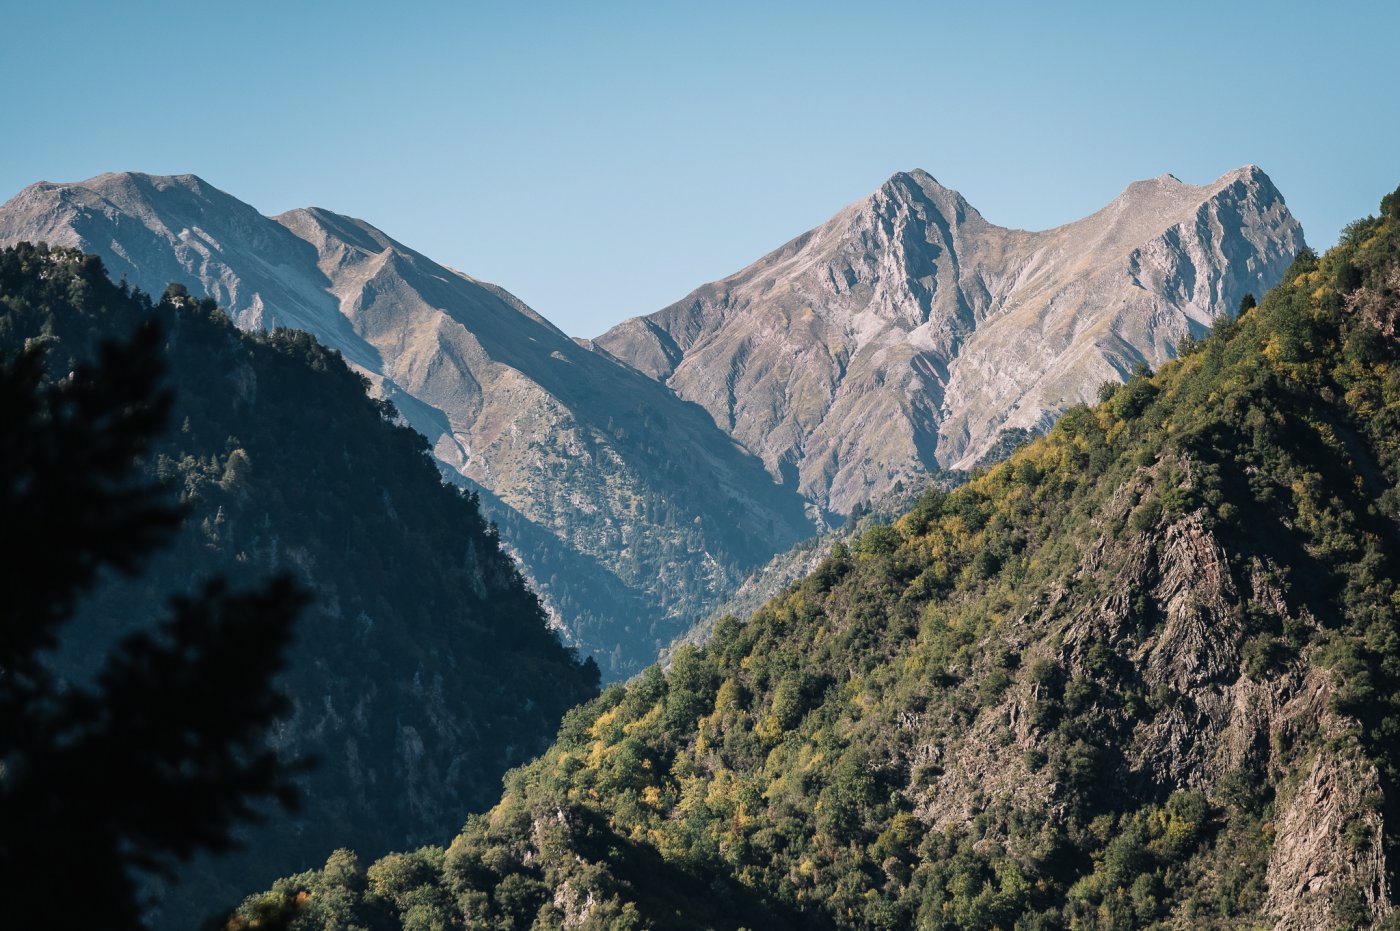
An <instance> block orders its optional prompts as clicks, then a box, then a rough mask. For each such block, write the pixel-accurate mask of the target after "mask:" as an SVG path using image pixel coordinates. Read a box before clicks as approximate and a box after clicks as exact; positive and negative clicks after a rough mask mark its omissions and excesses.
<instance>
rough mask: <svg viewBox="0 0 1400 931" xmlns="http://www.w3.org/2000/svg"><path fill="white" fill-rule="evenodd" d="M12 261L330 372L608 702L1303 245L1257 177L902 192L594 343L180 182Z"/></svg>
mask: <svg viewBox="0 0 1400 931" xmlns="http://www.w3.org/2000/svg"><path fill="white" fill-rule="evenodd" d="M20 240H33V241H39V240H42V241H47V242H50V243H54V244H60V245H68V246H74V247H78V248H81V249H84V250H87V251H90V252H93V253H96V254H98V255H99V256H101V257H102V258H103V260H104V262H105V263H106V264H107V267H108V269H109V270H110V271H111V273H112V274H113V275H114V276H118V277H124V278H126V280H127V281H129V282H130V283H131V284H133V285H137V286H139V287H141V288H144V289H146V290H149V291H156V292H158V291H159V290H160V289H162V288H164V286H165V285H166V284H167V283H168V282H171V281H177V282H181V283H184V284H185V285H187V286H188V287H189V288H190V289H191V290H192V291H194V292H195V293H203V294H208V295H210V296H211V297H213V298H214V299H215V300H216V301H218V302H219V303H220V304H221V305H222V306H224V307H225V308H227V311H228V313H229V314H230V315H231V316H232V318H233V319H234V321H235V322H236V323H237V324H238V325H239V326H240V327H242V328H244V329H270V328H275V327H292V328H298V329H304V330H307V331H308V332H311V333H313V334H314V335H315V336H316V337H317V338H318V339H319V340H321V341H322V342H324V343H325V344H326V345H328V346H330V347H332V348H334V349H337V350H339V351H340V352H341V353H342V354H343V355H344V357H345V359H346V360H347V361H348V362H349V363H350V364H351V365H353V366H354V367H355V368H356V369H357V370H358V371H360V372H362V373H363V374H365V375H366V376H368V377H369V378H370V379H371V381H372V383H373V384H374V386H375V388H376V390H377V391H378V392H380V393H381V394H383V395H384V396H385V397H387V398H389V399H390V400H392V401H393V402H394V404H395V405H396V406H397V408H398V410H399V412H400V413H401V415H402V416H403V418H404V419H405V420H406V421H407V422H408V423H409V424H411V425H412V426H413V427H414V428H415V429H417V430H418V431H419V432H420V433H422V434H423V435H424V436H426V437H427V438H428V441H429V443H430V444H431V446H432V449H433V452H434V454H435V456H436V457H437V459H438V461H439V462H440V463H441V464H442V466H443V468H444V470H445V471H446V472H447V473H448V474H449V475H450V476H451V477H453V478H454V479H455V480H457V481H459V482H461V483H463V484H466V485H467V486H469V487H471V488H473V489H475V490H477V491H479V492H480V494H481V499H482V505H483V508H484V510H485V511H486V513H487V514H488V516H489V517H490V518H491V519H492V520H494V521H495V522H496V523H497V524H498V525H499V526H500V528H501V532H502V537H503V541H504V542H505V544H506V545H507V546H508V547H509V548H510V549H511V550H512V552H513V553H514V554H515V555H516V556H517V558H518V559H519V560H520V562H521V565H522V568H523V570H524V571H525V573H526V574H527V576H528V577H529V579H530V581H531V582H532V583H533V585H534V587H535V588H536V589H537V590H538V591H540V593H541V595H542V596H543V598H544V599H545V601H546V604H547V605H548V606H549V607H550V609H551V612H552V615H553V619H554V622H555V624H556V626H557V627H558V628H559V629H560V630H561V631H562V632H563V633H564V635H565V636H566V638H567V639H568V640H569V641H570V642H571V643H573V644H575V645H577V646H578V647H579V648H580V649H582V650H583V651H585V652H586V653H588V654H591V655H593V656H595V657H596V658H597V659H598V660H599V662H600V665H601V666H602V667H603V670H604V674H605V675H606V676H608V677H610V678H616V677H620V676H625V675H628V674H630V673H632V672H635V671H636V670H637V669H639V668H641V667H642V666H643V665H645V664H646V663H647V662H649V661H650V660H651V659H652V658H654V657H655V656H656V655H657V653H658V651H659V650H660V649H661V648H663V647H664V646H665V645H666V644H667V643H669V642H670V641H671V639H672V638H674V637H675V636H676V635H677V634H680V633H682V632H683V631H684V630H685V629H686V628H687V626H688V625H689V624H690V623H692V622H693V621H694V620H695V619H697V618H699V617H701V616H703V615H704V614H705V613H706V612H707V611H708V610H709V609H710V608H712V607H713V606H714V605H715V604H716V603H718V602H719V601H720V600H721V599H722V598H723V597H725V596H726V595H727V594H729V593H730V592H732V591H733V590H734V589H735V588H737V586H738V585H739V584H740V582H742V581H743V579H744V578H745V576H746V575H747V574H748V573H749V572H750V571H751V570H753V569H754V568H755V567H758V566H760V565H762V564H763V563H764V562H765V561H766V560H767V559H768V558H769V557H770V556H772V555H773V554H774V553H776V552H778V551H780V550H783V549H785V548H786V547H788V546H789V545H791V544H793V543H794V542H796V541H798V540H801V539H804V538H806V537H809V536H811V535H812V534H813V533H814V532H816V531H819V530H822V529H824V528H826V527H828V526H830V525H831V524H835V523H839V522H840V521H841V520H842V519H843V517H844V515H846V514H849V513H850V512H851V511H852V510H853V509H854V508H856V507H858V506H860V505H862V504H864V503H865V502H868V501H870V500H873V499H879V498H882V497H884V496H886V495H888V494H890V493H891V492H892V491H894V490H895V489H896V488H897V487H898V486H900V485H902V484H905V483H911V484H912V483H915V482H918V481H919V480H920V479H921V477H922V476H924V475H925V474H927V473H928V472H929V471H930V470H934V469H941V468H945V467H957V468H963V467H966V466H968V465H969V464H971V463H973V462H975V461H976V460H977V459H978V458H979V457H981V456H983V455H984V454H985V453H986V452H987V451H988V450H989V449H990V448H993V447H995V446H997V444H998V441H999V440H1000V439H1002V438H1004V437H1005V436H1007V435H1018V433H1024V432H1040V431H1043V430H1044V429H1045V428H1046V427H1047V426H1048V425H1049V424H1050V423H1051V422H1052V421H1053V419H1054V418H1055V417H1056V416H1057V415H1058V414H1059V413H1061V412H1062V411H1064V410H1065V409H1067V408H1068V407H1070V406H1071V405H1073V404H1075V403H1078V402H1080V401H1084V400H1087V399H1090V398H1092V397H1093V395H1094V392H1095V391H1096V390H1097V388H1098V385H1099V384H1100V383H1102V382H1104V381H1105V380H1122V379H1123V378H1124V377H1126V376H1127V375H1128V374H1129V373H1130V372H1131V371H1132V370H1133V369H1134V367H1135V366H1138V365H1140V364H1146V365H1150V366H1155V365H1158V364H1160V363H1161V362H1163V361H1165V360H1166V359H1168V358H1170V357H1171V356H1172V354H1173V353H1174V352H1175V348H1176V346H1177V345H1178V343H1179V342H1180V341H1181V339H1182V338H1183V337H1187V336H1196V335H1200V334H1202V333H1204V332H1205V330H1206V328H1207V327H1208V325H1209V324H1210V323H1211V321H1212V320H1214V319H1216V318H1218V317H1221V316H1222V315H1225V314H1228V313H1230V312H1232V311H1233V310H1234V308H1235V307H1236V306H1237V305H1238V304H1239V301H1240V299H1241V298H1242V297H1243V296H1244V294H1246V293H1262V292H1263V291H1264V290H1265V289H1266V288H1267V287H1269V286H1271V285H1272V284H1274V283H1275V282H1276V281H1277V280H1278V279H1279V276H1280V275H1281V274H1282V271H1283V269H1284V268H1286V267H1287V265H1288V263H1289V262H1290V261H1291V260H1292V258H1293V257H1294V255H1295V254H1296V253H1297V252H1298V250H1299V249H1301V248H1302V247H1303V237H1302V231H1301V228H1300V227H1299V225H1298V223H1297V221H1296V220H1295V219H1294V218H1293V217H1292V216H1291V215H1290V214H1289V212H1288V209H1287V207H1286V205H1285V204H1284V202H1283V198H1282V196H1281V195H1280V194H1279V192H1278V191H1277V189H1276V188H1275V187H1274V186H1273V184H1272V183H1271V182H1270V181H1269V179H1268V178H1267V176H1265V175H1264V173H1263V172H1262V171H1260V170H1259V169H1257V168H1255V167H1253V166H1249V167H1246V168H1242V169H1239V170H1237V171H1234V172H1231V173H1229V174H1227V175H1225V176H1223V177H1221V178H1220V179H1218V180H1217V181H1215V182H1214V183H1212V184H1209V185H1204V186H1194V185H1187V184H1183V183H1182V182H1180V181H1177V180H1176V179H1175V178H1172V177H1171V176H1166V175H1164V176H1162V177H1159V178H1157V179H1154V180H1151V181H1144V182H1138V183H1135V184H1133V185H1130V186H1129V187H1128V189H1127V190H1126V191H1124V192H1123V194H1122V195H1120V196H1119V197H1118V198H1117V199H1115V200H1114V201H1113V202H1112V203H1111V204H1110V205H1109V206H1107V207H1105V208H1104V209H1103V210H1100V211H1098V212H1097V213H1095V214H1093V215H1091V216H1089V217H1087V218H1085V219H1083V220H1080V221H1077V222H1075V223H1071V224H1068V225H1066V226H1062V227H1058V228H1056V229H1054V230H1049V231H1045V232H1038V233H1032V232H1025V231H1020V230H1009V229H1004V228H1001V227H998V226H995V225H993V224H991V223H989V222H987V221H986V220H984V219H983V218H982V217H981V215H980V214H978V213H977V211H976V210H975V209H973V208H972V207H971V205H969V204H968V203H967V202H966V201H965V200H964V199H963V198H962V197H961V196H960V195H959V194H957V192H955V191H952V190H950V189H948V188H945V187H943V186H941V185H939V184H938V183H937V182H936V181H935V180H934V179H933V178H932V177H931V176H929V175H928V174H926V173H924V172H921V171H915V172H910V173H899V174H896V175H894V176H893V177H892V178H891V179H890V180H889V181H887V182H886V183H885V184H884V185H882V186H881V187H880V188H879V190H877V191H876V192H874V193H873V194H872V195H870V196H869V197H867V198H863V199H862V200H860V201H858V202H857V203H855V204H853V205H851V206H849V207H847V208H846V209H845V210H842V211H841V212H840V213H838V214H837V215H836V216H835V217H834V218H833V219H832V220H830V221H828V222H827V223H825V224H823V225H822V226H820V227H818V228H817V229H815V230H811V231H809V232H807V233H804V234H803V235H801V236H799V237H798V238H797V239H795V240H793V241H792V242H790V243H788V244H787V245H785V246H783V247H781V248H779V249H778V250H776V251H775V252H773V253H771V254H770V255H768V256H766V257H764V258H762V259H760V260H759V261H758V262H756V263H754V264H753V265H750V266H749V267H748V268H746V269H744V270H742V271H740V272H738V273H736V274H735V275H732V276H730V277H729V278H726V279H723V280H722V281H719V282H715V283H712V284H709V285H705V286H703V287H701V288H699V289H697V290H696V291H695V292H693V293H692V294H691V295H690V296H688V297H687V298H685V299H683V300H682V301H680V302H678V303H676V304H674V305H672V306H671V307H668V308H666V309H663V310H661V311H659V312H657V313H655V314H652V315H650V316H647V317H640V318H635V319H632V320H628V321H626V322H624V323H622V324H619V325H618V326H617V327H615V328H613V329H612V330H610V331H609V332H607V333H605V334H603V335H602V336H600V337H598V338H597V339H596V340H591V341H590V340H576V339H571V338H570V337H569V336H567V335H566V334H564V333H563V332H562V331H560V330H559V329H558V328H557V327H554V326H553V325H552V324H550V323H549V322H548V321H547V320H546V319H545V318H544V317H542V316H541V315H539V314H538V313H536V312H535V311H533V310H531V309H530V308H529V307H527V306H526V305H525V304H523V303H522V302H521V301H519V300H518V299H516V298H515V297H513V296H512V295H510V294H509V293H508V292H506V291H505V290H503V289H502V288H500V287H497V286H495V285H492V284H488V283H485V282H482V281H479V280H477V279H474V278H472V277H470V276H469V275H466V274H463V273H461V272H458V271H456V270H453V269H451V268H449V267H447V266H444V265H440V264H438V263H436V262H433V261H432V260H430V259H428V258H427V257H425V256H423V255H421V254H420V253H417V252H415V251H413V250H412V249H410V248H408V247H407V246H404V245H402V244H400V243H398V242H396V241H395V240H393V239H391V238H390V237H388V236H386V235H385V234H384V233H382V232H380V231H379V230H377V229H375V228H374V227H372V226H370V225H369V224H367V223H365V222H363V221H360V220H356V219H353V218H350V217H345V216H341V215H338V214H335V213H331V212H329V211H326V210H322V209H319V208H310V209H301V210H293V211H289V212H287V213H284V214H281V215H278V216H276V217H266V216H263V215H262V214H260V213H259V212H258V211H257V210H255V209H254V208H252V207H250V206H249V205H247V204H245V203H243V202H241V201H239V200H237V199H236V198H234V197H232V196H230V195H228V194H225V193H223V192H221V191H219V190H217V189H216V188H214V187H212V186H211V185H209V184H208V183H207V182H205V181H203V180H201V179H199V178H197V177H195V176H192V175H180V176H174V177H159V176H150V175H143V174H135V173H121V174H108V175H102V176H99V177H97V178H93V179H90V180H88V181H84V182H80V183H75V184H51V183H46V182H45V183H39V184H35V185H33V186H31V187H29V188H26V189H25V190H24V191H22V192H21V193H20V194H18V195H17V196H16V197H14V198H13V199H12V200H10V201H9V202H8V203H6V204H5V205H4V206H3V207H0V243H12V242H17V241H20Z"/></svg>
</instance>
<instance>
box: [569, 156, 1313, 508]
mask: <svg viewBox="0 0 1400 931" xmlns="http://www.w3.org/2000/svg"><path fill="white" fill-rule="evenodd" d="M1303 245H1304V241H1303V235H1302V229H1301V227H1300V226H1299V225H1298V223H1297V221H1296V220H1295V219H1294V218H1293V217H1292V215H1291V214H1289V212H1288V209H1287V207H1286V205H1285V204H1284V202H1283V198H1282V196H1281V195H1280V194H1279V192H1278V190H1277V188H1275V187H1274V185H1273V183H1272V182H1271V181H1270V180H1269V178H1268V176H1267V175H1265V174H1264V173H1263V172H1262V171H1261V170H1260V169H1259V168H1258V167H1257V166H1254V165H1247V166H1244V167H1242V168H1239V169H1236V170H1235V171H1232V172H1229V173H1227V174H1225V175H1223V176H1221V177H1220V178H1219V179H1217V180H1216V181H1214V182H1212V183H1210V184H1206V185H1191V184H1186V183H1184V182H1182V181H1180V180H1178V179H1177V178H1175V177H1174V176H1172V175H1165V174H1164V175H1161V176H1158V177H1157V178H1154V179H1151V180H1148V181H1139V182H1135V183H1133V184H1130V185H1129V186H1128V187H1127V188H1126V189H1125V190H1124V191H1123V192H1122V193H1121V194H1120V195H1119V196H1118V197H1117V198H1115V199H1114V200H1113V201H1112V202H1110V203H1109V204H1108V205H1107V206H1105V207H1104V208H1103V209H1101V210H1099V211H1097V212H1095V213H1093V214H1091V215H1089V216H1087V217H1085V218H1083V219H1081V220H1078V221H1075V222H1073V223H1068V224H1065V225H1062V226H1059V227H1055V228H1053V229H1050V230H1043V231H1038V232H1033V231H1026V230H1015V229H1007V228H1003V227H1000V226H997V225H995V224H993V223H991V222H989V221H987V220H986V219H985V218H984V217H983V216H982V215H981V214H980V213H978V211H977V210H976V209H975V208H974V207H972V205H971V204H969V203H968V202H967V201H966V199H964V198H963V197H962V195H960V194H959V193H957V192H956V191H954V190H952V189H951V188H947V187H944V186H943V185H942V184H940V183H939V182H937V181H936V180H935V179H934V178H933V176H932V175H930V174H929V173H928V172H926V171H922V170H914V171H909V172H899V173H897V174H895V175H893V176H892V177H891V178H890V179H889V180H888V181H886V182H885V183H884V184H883V185H881V186H880V188H879V189H877V190H876V191H875V192H874V193H873V194H871V195H870V196H869V197H866V198H864V199H862V200H860V201H857V202H856V203H854V204H852V205H850V206H849V207H847V208H845V209H844V210H842V211H841V212H839V213H838V214H836V215H835V216H834V217H833V218H832V219H831V220H829V221H827V222H826V223H825V224H823V225H822V226H820V227H817V228H816V229H813V230H810V231H808V232H807V233H804V234H802V235H801V236H799V237H797V238H796V239H794V240H792V241H791V242H789V243H787V244H786V245H784V246H782V247H780V248H779V249H777V250H775V251H774V252H771V253H769V254H768V255H766V256H764V257H763V258H761V259H759V260H758V261H757V262H755V263H753V264H752V265H750V266H748V267H747V268H745V269H743V270H741V271H739V272H737V273H735V274H734V275H731V276H730V277H728V278H725V279H723V280H721V281H718V282H714V283H712V284H708V285H704V286H702V287H700V288H698V289H697V290H696V291H694V292H692V293H691V294H690V295H689V296H687V297H686V298H684V299H682V300H681V301H679V302H677V303H676V304H673V305H671V306H670V307H667V308H665V309H663V310H661V311H658V312H657V313H654V314H651V315H649V316H647V317H644V318H636V319H633V320H628V321H625V322H623V323H622V324H619V325H618V326H617V327H614V328H613V329H612V330H610V331H608V332H607V333H605V334H604V335H602V336H600V337H599V338H598V339H597V340H595V341H594V342H595V345H596V346H597V347H598V348H600V349H601V350H603V351H605V352H607V353H609V354H610V355H611V356H613V357H616V358H618V359H622V360H624V361H626V362H628V363H630V364H632V365H634V366H635V367H636V368H638V369H639V370H640V371H642V372H645V373H646V374H648V375H650V376H651V377H653V378H656V379H658V380H660V381H662V382H664V383H665V384H667V385H668V386H669V387H670V388H671V389H672V390H673V391H675V392H676V393H677V394H678V395H679V396H680V397H682V398H684V399H686V400H690V401H694V402H695V403H697V404H700V405H701V406H703V407H704V408H705V409H706V410H708V411H709V412H710V415H711V416H712V417H713V418H714V420H715V423H716V424H718V425H719V426H720V427H721V428H722V429H724V430H726V431H727V432H729V433H731V434H732V435H733V436H735V437H736V438H737V439H738V440H739V441H740V442H742V443H744V445H745V446H747V447H748V448H750V449H752V450H754V451H755V452H756V453H758V454H759V455H760V456H761V457H762V458H763V460H764V463H765V465H766V466H767V467H768V469H769V471H770V473H772V474H773V475H775V476H777V477H782V478H790V479H791V480H793V481H795V482H796V483H797V485H798V488H799V489H800V490H801V491H802V493H803V494H804V495H805V496H806V497H808V498H809V499H810V500H813V501H816V502H818V503H820V504H821V505H823V506H825V507H829V508H830V509H832V510H835V511H842V512H844V511H849V510H850V509H851V508H852V507H853V506H855V505H857V504H859V503H862V502H864V501H868V500H870V499H872V498H875V497H879V496H880V495H882V494H884V493H886V492H887V491H888V490H889V489H890V488H891V487H893V486H894V484H895V483H897V482H899V481H900V480H903V479H908V478H910V477H912V476H914V475H916V474H919V473H923V472H926V471H927V470H928V469H930V468H935V467H939V466H944V467H946V466H956V467H966V466H967V465H969V464H970V463H972V462H974V461H975V460H976V459H977V458H978V457H980V456H981V455H982V454H983V453H984V452H985V451H986V450H987V449H988V448H989V447H990V446H992V445H993V444H994V443H995V441H996V439H997V437H998V436H999V435H1000V433H1001V432H1002V431H1003V430H1006V429H1011V428H1023V429H1032V430H1039V429H1043V428H1044V427H1045V426H1047V425H1048V424H1049V423H1050V422H1051V421H1052V420H1053V419H1054V417H1055V416H1057V415H1058V414H1059V413H1060V412H1062V411H1063V410H1065V409H1067V408H1068V407H1069V406H1070V405H1072V404H1074V403H1077V402H1079V401H1084V400H1088V399H1090V398H1091V397H1092V395H1093V392H1094V391H1095V389H1096V388H1097V386H1098V384H1099V383H1101V382H1103V381H1105V380H1109V379H1117V378H1121V377H1122V376H1123V375H1124V374H1126V373H1127V372H1128V371H1130V370H1131V368H1132V367H1133V365H1134V364H1136V363H1138V362H1142V361H1146V362H1148V363H1150V364H1153V365H1156V364H1159V363H1160V362H1162V361H1163V360H1165V359H1166V358H1169V357H1170V356H1171V354H1172V352H1173V351H1174V347H1175V346H1176V344H1177V342H1178V341H1179V340H1180V339H1181V338H1182V337H1183V336H1185V335H1187V334H1199V333H1200V332H1202V331H1203V330H1204V328H1205V327H1207V326H1208V325H1209V323H1210V321H1211V320H1212V319H1214V317H1215V316H1217V315H1218V314H1220V313H1223V312H1228V311H1230V310H1233V308H1234V307H1235V306H1237V304H1238V302H1239V300H1240V298H1241V297H1243V295H1244V294H1245V293H1247V292H1253V293H1256V294H1260V293H1263V291H1264V290H1266V289H1267V288H1268V287H1269V286H1271V285H1273V284H1274V283H1275V282H1276V281H1277V280H1278V278H1279V276H1280V275H1281V274H1282V272H1283V270H1284V268H1286V267H1287V265H1288V263H1289V262H1291V260H1292V258H1293V256H1294V255H1295V254H1296V253H1297V251H1298V250H1299V249H1300V248H1302V246H1303Z"/></svg>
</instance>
